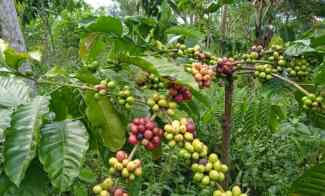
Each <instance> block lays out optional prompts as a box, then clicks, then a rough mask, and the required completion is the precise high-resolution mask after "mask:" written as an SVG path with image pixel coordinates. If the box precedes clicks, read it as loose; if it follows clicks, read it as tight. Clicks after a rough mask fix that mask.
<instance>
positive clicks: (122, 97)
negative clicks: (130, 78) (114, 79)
mask: <svg viewBox="0 0 325 196" xmlns="http://www.w3.org/2000/svg"><path fill="white" fill-rule="evenodd" d="M134 102H135V98H134V97H133V96H132V95H131V91H130V88H129V87H128V86H124V87H123V89H122V90H120V92H119V93H118V103H119V104H120V105H123V106H124V107H125V108H126V109H131V108H132V105H133V104H134Z"/></svg>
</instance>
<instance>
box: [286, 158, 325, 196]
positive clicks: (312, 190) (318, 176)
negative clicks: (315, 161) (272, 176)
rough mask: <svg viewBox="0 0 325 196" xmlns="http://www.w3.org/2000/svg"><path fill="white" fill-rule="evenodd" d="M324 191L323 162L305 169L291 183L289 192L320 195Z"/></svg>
mask: <svg viewBox="0 0 325 196" xmlns="http://www.w3.org/2000/svg"><path fill="white" fill-rule="evenodd" d="M324 192H325V164H321V165H319V166H316V167H313V168H311V169H308V170H307V171H305V173H304V174H303V175H302V176H301V177H300V178H298V179H297V180H296V181H295V182H294V183H293V185H292V190H291V193H292V194H293V195H296V196H321V195H324Z"/></svg>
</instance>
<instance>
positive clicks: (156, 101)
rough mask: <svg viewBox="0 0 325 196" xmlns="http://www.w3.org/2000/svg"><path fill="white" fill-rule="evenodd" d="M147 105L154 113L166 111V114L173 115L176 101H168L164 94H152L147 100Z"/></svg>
mask: <svg viewBox="0 0 325 196" xmlns="http://www.w3.org/2000/svg"><path fill="white" fill-rule="evenodd" d="M147 104H148V106H150V108H151V110H152V111H153V112H154V113H159V112H161V111H162V112H167V114H168V115H171V116H172V115H174V114H175V110H176V107H177V104H176V102H174V101H170V100H168V99H167V97H166V96H165V95H160V94H154V95H153V96H152V97H150V98H149V99H148V100H147Z"/></svg>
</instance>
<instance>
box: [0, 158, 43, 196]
mask: <svg viewBox="0 0 325 196" xmlns="http://www.w3.org/2000/svg"><path fill="white" fill-rule="evenodd" d="M34 163H35V164H34ZM48 183H49V180H48V178H47V176H46V174H45V173H44V172H43V170H42V169H41V168H40V166H39V164H38V163H37V162H33V164H32V166H31V167H30V168H29V169H28V171H27V174H26V178H25V179H24V180H23V181H22V183H21V185H20V187H17V186H16V185H14V184H13V183H12V182H10V180H9V179H8V177H7V176H5V175H2V176H0V195H1V196H18V195H19V196H36V195H37V196H48V195H49V193H48ZM2 187H4V189H1V188H2Z"/></svg>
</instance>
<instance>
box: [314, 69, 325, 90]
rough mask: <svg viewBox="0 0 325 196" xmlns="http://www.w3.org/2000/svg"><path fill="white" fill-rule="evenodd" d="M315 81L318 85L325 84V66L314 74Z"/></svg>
mask: <svg viewBox="0 0 325 196" xmlns="http://www.w3.org/2000/svg"><path fill="white" fill-rule="evenodd" d="M313 81H314V83H315V84H317V85H325V66H322V67H320V68H319V69H318V70H317V72H316V73H315V74H314V79H313Z"/></svg>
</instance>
